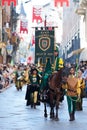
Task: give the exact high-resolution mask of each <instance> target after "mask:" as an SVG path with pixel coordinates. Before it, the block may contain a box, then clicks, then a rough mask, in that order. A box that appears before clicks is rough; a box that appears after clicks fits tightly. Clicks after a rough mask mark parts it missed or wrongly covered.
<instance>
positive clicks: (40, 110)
mask: <svg viewBox="0 0 87 130" xmlns="http://www.w3.org/2000/svg"><path fill="white" fill-rule="evenodd" d="M25 92H26V86H25V87H23V90H22V91H17V90H16V88H15V86H12V87H10V88H8V89H7V90H5V91H4V92H2V93H0V130H64V129H65V130H77V129H78V130H82V129H83V130H87V128H86V127H87V99H86V98H84V101H83V111H77V112H76V120H75V121H73V122H70V121H69V116H68V111H67V102H66V97H65V100H64V101H63V103H62V104H60V109H59V119H60V120H59V121H53V120H51V119H50V118H49V107H48V118H47V119H45V118H44V106H43V104H41V105H40V106H37V108H36V109H31V108H30V107H29V106H26V101H25Z"/></svg>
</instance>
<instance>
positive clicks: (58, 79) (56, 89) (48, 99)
mask: <svg viewBox="0 0 87 130" xmlns="http://www.w3.org/2000/svg"><path fill="white" fill-rule="evenodd" d="M62 71H63V69H62V68H61V69H60V70H58V71H57V72H55V73H53V74H51V75H49V76H48V79H47V85H46V86H45V89H44V91H43V102H44V116H45V117H47V103H48V104H49V106H50V118H51V119H55V120H56V121H58V120H59V117H58V109H59V104H60V102H62V100H63V99H64V91H63V89H62ZM55 108H56V111H55ZM54 111H55V112H54Z"/></svg>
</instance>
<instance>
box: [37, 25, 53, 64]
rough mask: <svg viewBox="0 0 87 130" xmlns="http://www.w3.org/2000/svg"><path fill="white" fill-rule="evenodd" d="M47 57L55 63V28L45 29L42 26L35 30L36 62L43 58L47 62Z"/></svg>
mask: <svg viewBox="0 0 87 130" xmlns="http://www.w3.org/2000/svg"><path fill="white" fill-rule="evenodd" d="M47 59H50V62H51V63H54V28H52V29H51V30H49V28H47V29H46V30H44V28H42V27H41V30H38V29H36V30H35V63H36V64H38V61H40V60H41V61H42V63H44V64H45V63H46V61H47Z"/></svg>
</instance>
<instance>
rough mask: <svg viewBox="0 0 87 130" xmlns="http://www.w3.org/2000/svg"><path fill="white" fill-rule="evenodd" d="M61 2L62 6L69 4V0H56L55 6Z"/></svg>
mask: <svg viewBox="0 0 87 130" xmlns="http://www.w3.org/2000/svg"><path fill="white" fill-rule="evenodd" d="M58 3H60V6H63V4H64V3H66V6H69V0H54V6H55V7H57V4H58Z"/></svg>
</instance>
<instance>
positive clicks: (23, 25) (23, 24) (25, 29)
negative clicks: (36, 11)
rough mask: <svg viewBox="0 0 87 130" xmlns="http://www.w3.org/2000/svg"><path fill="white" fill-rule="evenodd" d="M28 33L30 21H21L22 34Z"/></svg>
mask: <svg viewBox="0 0 87 130" xmlns="http://www.w3.org/2000/svg"><path fill="white" fill-rule="evenodd" d="M21 32H23V33H25V32H26V33H28V21H27V20H21V21H20V33H21Z"/></svg>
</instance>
